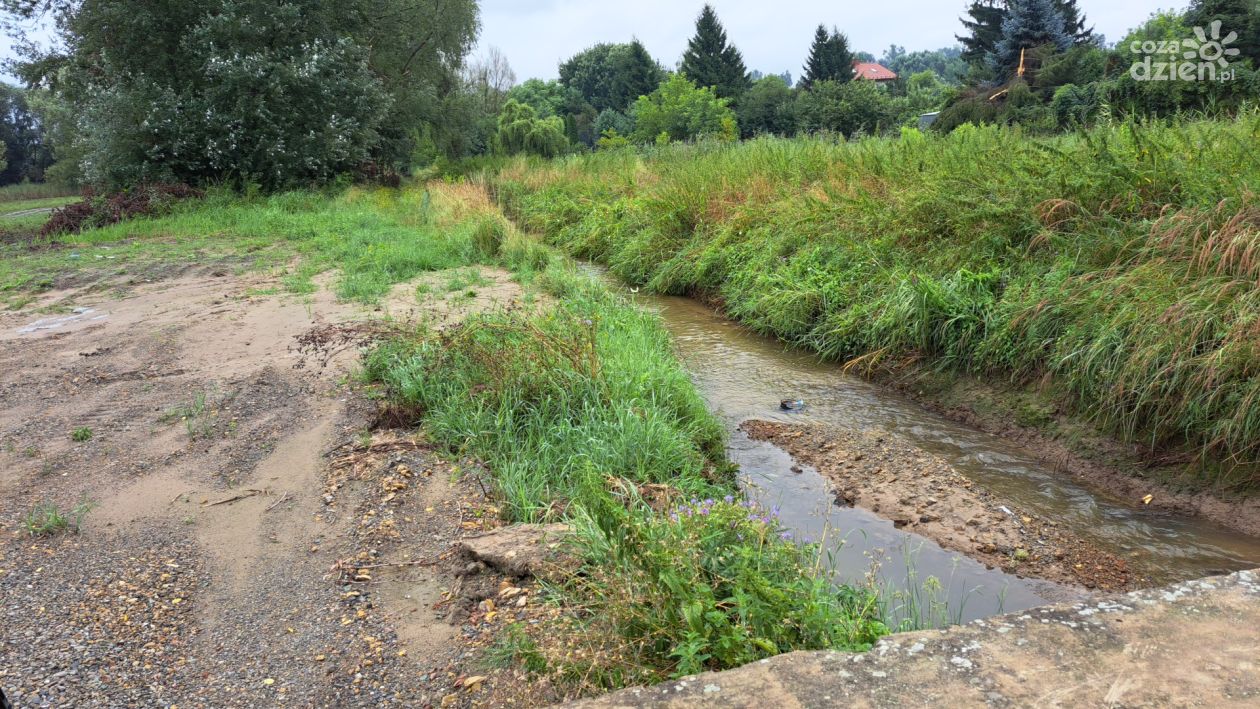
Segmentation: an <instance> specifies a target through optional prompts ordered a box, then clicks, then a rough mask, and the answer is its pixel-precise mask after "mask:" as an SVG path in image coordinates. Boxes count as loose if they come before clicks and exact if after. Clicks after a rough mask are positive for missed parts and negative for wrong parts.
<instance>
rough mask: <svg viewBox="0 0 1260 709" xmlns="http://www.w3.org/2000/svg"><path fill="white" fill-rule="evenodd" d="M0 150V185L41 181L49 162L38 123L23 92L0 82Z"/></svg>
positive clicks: (39, 122)
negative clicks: (0, 156)
mask: <svg viewBox="0 0 1260 709" xmlns="http://www.w3.org/2000/svg"><path fill="white" fill-rule="evenodd" d="M0 150H3V151H4V157H5V166H4V167H3V168H0V185H12V184H16V183H18V182H22V181H24V180H30V181H32V182H41V181H43V179H44V169H45V168H46V167H48V165H49V163H50V162H52V160H51V156H50V155H49V151H48V149H47V147H46V144H45V141H44V135H43V129H42V126H41V121H40V120H39V118H38V116H37V115H36V113H35V111H33V110H32V109H31V106H30V105H28V103H27V100H26V92H25V91H22V90H21V89H19V88H16V87H14V86H9V85H8V84H4V83H0Z"/></svg>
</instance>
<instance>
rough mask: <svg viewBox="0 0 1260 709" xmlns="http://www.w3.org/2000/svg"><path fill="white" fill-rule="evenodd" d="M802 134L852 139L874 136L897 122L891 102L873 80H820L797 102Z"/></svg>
mask: <svg viewBox="0 0 1260 709" xmlns="http://www.w3.org/2000/svg"><path fill="white" fill-rule="evenodd" d="M796 105H797V115H798V117H799V127H800V129H801V130H802V131H807V132H818V131H829V132H833V133H840V134H842V135H844V136H846V137H851V136H853V135H855V134H857V133H876V132H878V131H879V130H880V129H886V128H888V127H890V126H891V125H892V124H894V123H895V122H896V115H895V111H894V108H893V104H892V101H891V99H890V98H889V96H888V93H887V91H885V89H884V87H882V86H880V85H878V84H876V83H875V82H874V81H846V82H843V83H838V82H835V81H820V82H818V83H816V84H814V86H813V88H811V89H810V90H809V91H806V92H804V93H802V94H801V96H800V98H799V99H797V103H796Z"/></svg>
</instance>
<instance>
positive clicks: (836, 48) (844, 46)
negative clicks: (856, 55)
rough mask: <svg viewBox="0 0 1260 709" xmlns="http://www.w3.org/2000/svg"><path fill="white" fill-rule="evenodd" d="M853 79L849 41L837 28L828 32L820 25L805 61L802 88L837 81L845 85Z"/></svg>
mask: <svg viewBox="0 0 1260 709" xmlns="http://www.w3.org/2000/svg"><path fill="white" fill-rule="evenodd" d="M852 78H853V53H852V52H850V51H849V40H848V38H847V37H845V36H844V35H843V34H841V33H840V31H839V30H837V29H836V28H834V27H833V28H832V29H831V32H827V28H826V27H824V26H822V25H818V29H817V30H815V31H814V44H813V46H811V47H810V49H809V58H808V59H806V60H805V75H804V76H803V77H801V86H803V87H805V88H807V89H808V88H811V87H812V86H813V85H814V83H815V82H818V81H835V82H839V83H844V82H846V81H849V80H850V79H852Z"/></svg>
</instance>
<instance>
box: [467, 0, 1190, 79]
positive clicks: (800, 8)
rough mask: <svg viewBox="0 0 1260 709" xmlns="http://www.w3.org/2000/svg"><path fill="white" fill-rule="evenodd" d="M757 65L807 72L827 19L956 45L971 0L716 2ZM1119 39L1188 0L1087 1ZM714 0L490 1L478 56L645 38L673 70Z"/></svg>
mask: <svg viewBox="0 0 1260 709" xmlns="http://www.w3.org/2000/svg"><path fill="white" fill-rule="evenodd" d="M710 3H711V4H712V5H713V7H714V9H715V10H717V14H718V18H719V19H720V20H721V21H722V24H723V25H724V26H725V27H726V34H727V37H728V38H729V39H730V41H732V42H733V43H734V44H735V45H736V46H737V47H739V49H740V51H741V52H743V54H744V63H745V64H746V65H747V66H748V68H749V70H753V69H756V70H759V71H761V72H763V73H767V74H769V73H774V74H778V73H780V72H783V71H790V72H792V76H794V77H795V76H799V75H800V73H801V66H802V65H803V64H804V63H805V55H806V53H808V51H809V44H810V42H811V41H812V40H813V37H814V28H816V27H817V26H818V25H819V23H823V24H825V25H827V26H828V27H831V26H832V25H835V26H837V27H838V28H839V29H840V31H842V32H844V33H845V34H846V35H848V37H849V46H850V47H851V48H853V49H855V50H864V51H868V52H870V53H871V54H874V55H875V56H876V57H879V56H880V55H881V54H883V52H884V50H885V49H887V48H888V45H890V44H894V43H895V44H898V45H901V46H903V47H905V48H906V49H907V50H909V51H914V50H916V49H939V48H940V47H946V46H951V45H954V44H956V43H957V42H956V41H955V39H954V35H955V34H957V33H959V32H960V31H961V29H962V25H961V24H960V23H959V21H958V17H959V16H960V15H962V14H963V11H964V10H965V9H966V7H967V6H968V5H969V4H970V3H969V1H968V0H857V1H853V0H850V1H849V2H838V1H837V0H710ZM1078 4H1079V6H1080V7H1081V8H1082V10H1083V11H1084V13H1085V16H1086V18H1088V20H1089V23H1090V24H1093V25H1094V28H1095V31H1097V32H1101V33H1102V34H1104V35H1105V36H1106V37H1107V39H1108V40H1109V41H1111V42H1115V41H1118V40H1119V39H1121V38H1122V37H1123V36H1124V35H1125V34H1126V33H1127V32H1128V30H1129V29H1131V28H1133V27H1135V26H1137V25H1139V24H1141V23H1142V21H1144V20H1145V19H1146V18H1147V16H1149V15H1150V14H1151V13H1152V12H1154V11H1156V10H1158V9H1161V8H1170V7H1176V8H1181V7H1183V6H1184V5H1186V4H1188V0H1079V3H1078ZM703 6H704V0H629V1H628V2H608V1H607V0H604V1H603V2H590V1H589V0H580V1H579V0H482V3H481V24H482V29H481V39H480V44H479V46H478V48H477V50H475V51H474V54H481V53H483V52H484V51H485V49H486V48H487V47H490V46H494V47H498V48H499V49H500V50H502V51H503V53H504V54H505V55H506V56H507V59H508V61H509V62H510V63H511V65H512V69H513V70H514V71H515V72H516V75H517V78H518V79H519V80H521V81H523V80H525V79H529V78H540V79H554V78H556V76H557V69H556V67H557V66H558V65H559V63H560V62H561V61H563V60H565V59H567V58H569V57H571V56H573V55H574V54H576V53H577V52H580V51H581V50H583V49H585V48H586V47H589V46H590V45H592V44H595V43H597V42H625V41H629V40H630V38H631V37H637V38H638V39H639V40H640V41H641V42H643V44H644V46H646V47H647V48H648V51H650V52H651V53H652V55H653V56H654V57H656V59H657V60H658V61H660V62H661V64H663V65H665V67H666V68H669V69H672V68H674V66H675V64H676V63H677V62H678V60H679V58H680V57H681V56H682V53H683V50H684V49H686V47H687V39H688V38H689V37H690V36H691V34H692V33H693V31H694V29H695V18H696V15H698V14H699V13H700V8H701V7H703Z"/></svg>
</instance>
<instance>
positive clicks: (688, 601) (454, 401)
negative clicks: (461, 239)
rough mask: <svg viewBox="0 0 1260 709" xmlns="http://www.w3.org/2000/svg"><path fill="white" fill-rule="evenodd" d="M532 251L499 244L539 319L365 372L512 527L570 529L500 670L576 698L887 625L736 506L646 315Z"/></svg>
mask: <svg viewBox="0 0 1260 709" xmlns="http://www.w3.org/2000/svg"><path fill="white" fill-rule="evenodd" d="M540 248H542V247H539V246H537V245H532V247H531V246H530V245H529V244H528V242H523V241H517V238H515V237H514V238H512V239H510V240H509V242H508V246H506V247H505V248H504V250H503V259H502V260H503V263H504V265H506V266H508V267H509V268H512V269H514V271H515V272H516V273H517V275H518V277H519V278H521V279H522V280H525V281H527V282H530V283H532V284H533V286H534V287H536V288H539V289H541V290H542V291H543V292H545V293H546V294H547V295H548V296H549V298H548V300H549V302H550V303H551V304H550V305H549V306H548V307H545V308H542V309H539V310H529V311H526V310H517V311H510V312H500V313H492V314H486V315H480V316H473V317H472V318H470V319H469V320H467V321H465V322H464V323H462V324H461V326H459V327H458V328H453V329H448V330H445V331H442V332H437V331H424V332H420V333H417V334H416V336H414V337H408V338H403V339H399V340H397V341H394V342H390V343H386V344H384V345H382V346H381V347H380V348H378V349H377V350H376V351H375V352H374V353H373V354H372V355H371V356H370V357H369V360H368V366H367V372H368V375H369V376H370V377H371V378H372V379H374V380H375V381H378V382H381V383H382V384H384V385H385V387H386V390H387V391H388V393H389V396H390V398H391V399H392V400H393V401H395V402H397V403H398V404H400V405H402V406H403V407H405V408H406V409H407V410H409V411H412V412H414V415H415V416H416V417H418V418H420V419H422V420H423V422H424V428H425V430H426V432H427V433H428V435H429V436H430V437H431V438H433V439H434V440H436V441H438V442H441V443H443V444H445V445H448V446H450V447H451V448H452V449H453V450H457V451H459V452H461V453H464V454H471V455H474V456H476V457H477V458H479V459H481V460H482V461H484V462H485V464H486V465H487V467H488V468H489V469H490V470H491V471H492V473H493V478H494V482H495V485H496V486H497V489H498V492H499V494H500V495H501V497H502V499H503V501H504V511H505V513H506V515H507V516H508V517H509V518H510V519H512V520H514V521H553V520H567V521H569V522H571V523H573V524H574V525H575V526H576V528H577V530H578V542H579V550H580V551H579V553H580V555H581V557H582V559H583V561H584V564H583V569H582V572H581V573H580V574H577V575H575V576H574V577H573V578H571V579H570V580H569V581H568V582H567V583H565V584H564V585H563V586H562V587H561V588H559V589H558V596H557V601H558V602H559V603H560V604H561V605H562V606H563V607H564V608H565V609H566V613H565V614H564V615H563V616H562V619H561V620H559V621H556V623H555V624H553V625H549V626H547V627H544V628H535V629H532V632H526V631H524V630H521V629H518V630H514V631H513V632H514V633H519V636H517V635H513V637H511V638H508V639H506V640H507V641H508V644H509V647H508V650H507V652H506V657H507V658H509V659H510V660H512V661H519V662H521V663H522V665H523V666H525V667H529V668H531V669H532V670H534V671H535V672H541V673H545V674H547V675H548V676H549V677H551V678H552V679H554V680H557V681H559V682H560V683H561V686H563V687H565V688H566V689H565V691H566V692H576V693H583V692H585V691H592V690H599V689H610V688H615V687H622V686H626V685H629V684H639V683H653V682H656V681H660V680H662V679H664V678H667V677H670V676H679V675H685V674H690V673H694V672H700V671H704V670H709V669H725V668H730V667H735V666H738V665H741V664H745V663H747V662H751V661H754V660H756V659H759V658H763V657H768V656H771V655H774V654H778V653H780V652H788V651H791V650H803V649H823V648H835V649H850V650H861V649H865V648H867V647H869V646H870V643H872V642H873V641H874V640H875V639H876V638H878V637H879V636H880V635H881V634H883V633H885V632H887V630H886V628H885V626H884V625H883V623H882V622H880V616H881V609H880V608H879V606H878V603H877V596H876V594H875V593H873V592H872V591H869V590H858V589H851V588H835V587H833V586H832V585H831V583H830V569H829V568H827V567H826V566H824V565H822V564H820V563H819V553H820V551H819V549H818V548H817V547H816V546H798V545H796V544H795V543H793V542H792V540H791V539H790V535H788V534H786V533H785V532H784V531H783V529H782V528H781V527H780V526H779V524H778V521H777V520H776V519H775V517H774V515H773V514H772V513H771V512H768V511H765V510H760V509H757V508H755V507H753V506H751V505H749V504H747V503H744V502H741V501H740V500H739V499H738V498H737V496H738V494H739V493H738V491H737V489H736V488H735V485H734V478H733V475H732V471H731V470H729V465H728V464H727V463H726V462H725V447H724V443H725V440H724V438H725V434H724V430H723V428H722V426H721V424H720V423H719V422H718V420H717V419H716V418H715V417H714V416H713V415H712V414H710V413H709V411H708V410H707V408H706V406H705V404H704V402H703V400H702V399H701V398H700V396H699V394H698V393H697V391H696V390H695V388H694V386H693V385H692V383H691V382H690V380H689V378H688V377H687V375H686V373H685V371H684V370H683V369H682V368H681V366H680V365H679V363H678V362H677V360H676V359H675V357H674V354H673V350H672V345H671V343H670V340H669V337H668V335H667V333H666V332H665V330H664V329H663V327H662V325H661V323H660V322H659V319H658V318H657V316H655V315H652V314H649V313H646V312H644V311H643V310H641V309H639V308H637V307H635V306H633V305H632V304H630V303H629V302H627V301H625V300H623V299H622V298H621V297H619V296H614V295H612V294H611V293H610V292H609V291H608V290H607V289H606V288H605V287H604V286H603V285H602V284H600V283H599V282H598V281H597V280H596V279H595V278H593V277H592V276H590V275H587V274H583V273H581V272H579V271H578V270H577V269H575V268H574V266H573V265H572V263H571V262H568V261H567V259H561V258H558V257H557V258H548V257H547V256H545V254H546V250H545V249H544V250H543V251H542V252H539V251H538V249H540ZM544 264H545V265H544ZM653 493H656V497H655V498H653ZM671 500H681V501H684V502H681V503H679V502H670V501H671ZM686 500H690V502H685V501H686ZM650 502H655V503H656V504H655V509H653V506H652V505H651V504H649V503H650Z"/></svg>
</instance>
